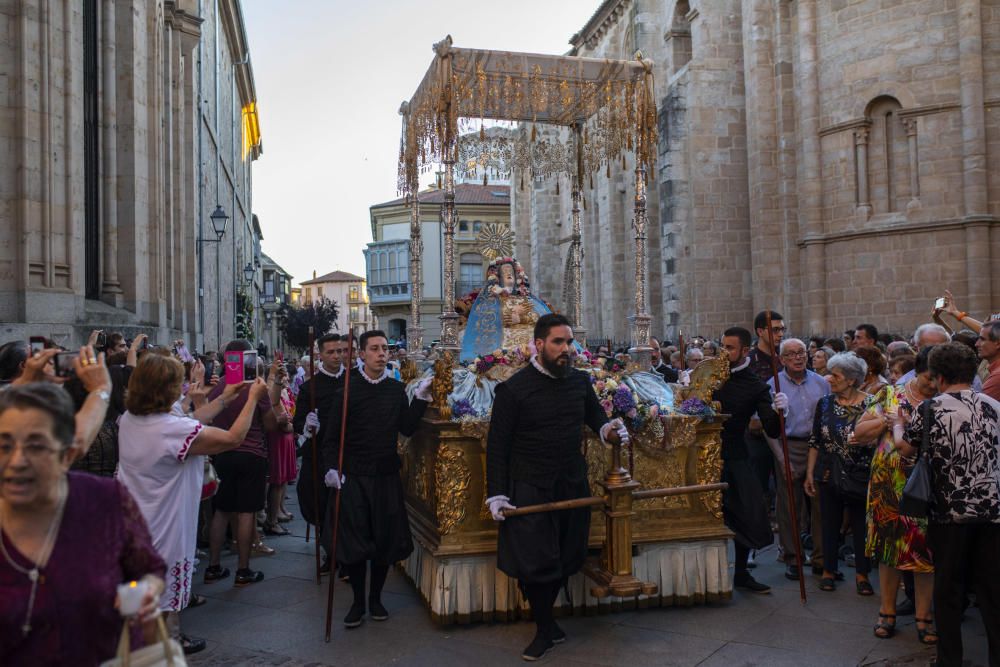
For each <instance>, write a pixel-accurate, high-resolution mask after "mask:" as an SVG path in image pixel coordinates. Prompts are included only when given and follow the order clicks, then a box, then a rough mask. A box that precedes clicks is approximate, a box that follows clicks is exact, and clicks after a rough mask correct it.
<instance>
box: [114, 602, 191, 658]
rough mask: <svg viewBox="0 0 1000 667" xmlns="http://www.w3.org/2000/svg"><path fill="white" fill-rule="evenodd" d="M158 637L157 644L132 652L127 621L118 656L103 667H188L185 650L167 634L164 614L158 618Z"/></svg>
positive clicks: (119, 643)
mask: <svg viewBox="0 0 1000 667" xmlns="http://www.w3.org/2000/svg"><path fill="white" fill-rule="evenodd" d="M156 635H157V637H158V639H159V641H157V642H156V643H155V644H150V645H149V646H144V647H142V648H140V649H137V650H135V651H133V650H132V646H131V643H132V642H131V637H130V636H129V623H128V620H126V621H125V624H124V627H123V628H122V636H121V639H120V640H119V641H118V655H117V656H116V657H114V658H112V659H111V660H108V661H106V662H102V663H101V667H167V666H168V665H169V666H170V667H187V660H185V658H184V649H182V648H181V645H180V644H179V643H178V642H177V640H176V639H171V638H170V636H169V635H168V634H167V626H166V624H165V623H164V622H163V614H160V615H159V616H157V617H156Z"/></svg>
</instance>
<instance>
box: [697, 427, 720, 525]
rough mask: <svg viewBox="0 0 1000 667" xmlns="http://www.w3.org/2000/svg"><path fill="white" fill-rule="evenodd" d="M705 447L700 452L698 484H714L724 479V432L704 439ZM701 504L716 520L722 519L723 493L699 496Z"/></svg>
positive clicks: (709, 435) (707, 435) (713, 492)
mask: <svg viewBox="0 0 1000 667" xmlns="http://www.w3.org/2000/svg"><path fill="white" fill-rule="evenodd" d="M702 442H703V443H704V446H703V447H702V449H701V451H699V452H698V483H699V484H714V483H715V482H718V481H719V480H720V479H721V478H722V458H721V457H722V432H721V431H715V432H713V433H710V434H706V435H705V436H704V437H703V438H702ZM699 495H700V497H701V504H702V505H704V506H705V509H707V510H708V511H709V512H711V513H712V516H714V517H715V518H716V519H721V518H722V491H712V492H711V493H702V494H699Z"/></svg>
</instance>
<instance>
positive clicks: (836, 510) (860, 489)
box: [805, 352, 875, 595]
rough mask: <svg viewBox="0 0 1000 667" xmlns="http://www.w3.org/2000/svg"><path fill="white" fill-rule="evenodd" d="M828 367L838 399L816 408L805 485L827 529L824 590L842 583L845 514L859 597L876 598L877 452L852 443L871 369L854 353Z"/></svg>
mask: <svg viewBox="0 0 1000 667" xmlns="http://www.w3.org/2000/svg"><path fill="white" fill-rule="evenodd" d="M827 367H828V368H829V369H830V375H829V376H827V381H828V382H829V383H830V390H831V391H832V392H833V393H832V394H829V395H827V396H824V397H823V398H821V399H820V400H819V403H817V404H816V414H815V417H814V419H813V431H812V437H811V438H810V441H809V447H810V450H809V460H808V463H807V464H806V480H805V490H806V493H807V494H809V495H810V496H812V497H816V496H819V506H820V517H821V518H820V522H821V523H822V526H823V578H822V579H821V580H820V585H819V588H820V590H822V591H833V590H834V589H835V588H836V583H835V582H836V580H837V579H840V578H843V575H841V574H840V572H839V571H838V570H837V560H838V552H837V544H839V543H840V526H841V522H842V517H843V515H844V511H845V510H846V511H847V514H848V517H849V518H850V525H851V533H852V537H853V539H854V559H855V564H856V566H855V588H856V590H857V593H858V595H874V593H875V590H874V589H873V588H872V585H871V582H869V581H868V573H869V572H870V571H871V564H870V563H869V561H868V558H867V556H865V535H866V529H865V510H866V507H865V501H866V498H867V494H868V478H869V475H870V474H871V462H872V455H873V454H874V449H875V448H874V447H873V446H871V445H857V444H854V438H853V432H854V426H855V424H856V423H857V421H858V420H859V419H860V418H861V416H862V415H863V414H864V413H865V400H866V399H867V397H868V395H867V394H865V393H864V392H863V391H861V390H860V389H859V387H860V386H861V384H862V383H863V382H864V381H865V376H866V375H867V374H868V366H867V364H865V362H864V360H863V359H862V358H861V357H859V356H858V355H856V354H854V353H853V352H842V353H840V354H835V355H833V357H831V358H830V361H829V362H828V363H827Z"/></svg>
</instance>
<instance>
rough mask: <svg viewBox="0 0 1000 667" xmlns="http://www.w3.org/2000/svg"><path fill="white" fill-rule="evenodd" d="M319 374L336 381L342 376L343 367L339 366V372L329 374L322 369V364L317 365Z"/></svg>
mask: <svg viewBox="0 0 1000 667" xmlns="http://www.w3.org/2000/svg"><path fill="white" fill-rule="evenodd" d="M319 372H320V373H322V374H323V375H325V376H327V377H331V378H333V379H335V380H336V379H337V378H339V377H340V376H341V375H343V374H344V365H343V364H341V365H340V370H339V371H337V372H336V373H331V372H330V371H328V370H326V369H325V368H323V364H320V365H319Z"/></svg>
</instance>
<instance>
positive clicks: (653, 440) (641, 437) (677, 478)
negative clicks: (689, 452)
mask: <svg viewBox="0 0 1000 667" xmlns="http://www.w3.org/2000/svg"><path fill="white" fill-rule="evenodd" d="M651 421H653V420H651ZM693 438H694V431H693V430H692V440H691V442H690V443H688V442H686V441H685V442H677V443H671V447H670V449H669V450H664V449H663V447H662V446H661V445H660V443H661V441H662V437H660V438H657V437H656V433H655V428H654V427H653V426H652V425H651V424H647V426H646V427H645V428H643V429H642V431H640V432H639V433H637V434H636V435H635V437H634V438H633V442H634V445H635V453H634V455H633V456H634V459H635V474H634V475H633V478H634V479H635V480H636V481H637V482H639V483H640V484H642V488H644V489H665V488H671V487H674V486H684V484H685V481H684V459H683V457H684V456H685V455H686V454H685V453H684V452H683V450H682V449H681V447H684V446H687V445H688V444H693V443H694V439H693ZM690 506H691V499H690V496H667V497H664V498H647V499H645V500H637V501H636V502H635V508H636V509H688V508H689V507H690Z"/></svg>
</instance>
